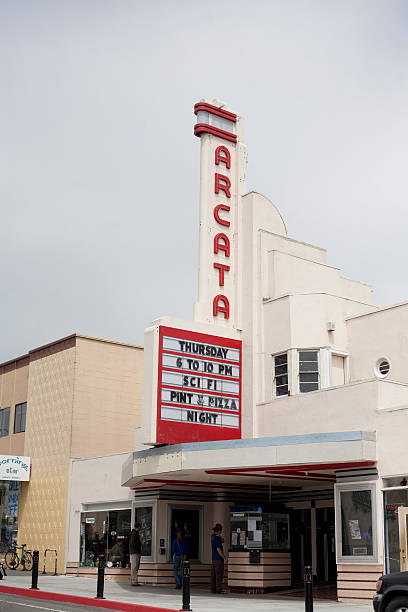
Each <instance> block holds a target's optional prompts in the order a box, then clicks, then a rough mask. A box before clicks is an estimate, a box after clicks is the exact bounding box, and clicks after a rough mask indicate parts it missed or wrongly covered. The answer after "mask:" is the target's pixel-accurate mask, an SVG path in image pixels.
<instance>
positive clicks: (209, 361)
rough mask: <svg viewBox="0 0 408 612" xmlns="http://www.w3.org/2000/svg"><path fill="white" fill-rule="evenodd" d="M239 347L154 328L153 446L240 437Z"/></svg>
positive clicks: (226, 340) (224, 340)
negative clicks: (156, 360)
mask: <svg viewBox="0 0 408 612" xmlns="http://www.w3.org/2000/svg"><path fill="white" fill-rule="evenodd" d="M241 344H242V343H241V341H240V340H233V339H231V338H223V337H220V336H212V335H208V334H201V333H197V332H192V331H187V330H182V329H175V328H172V327H164V326H161V327H160V331H159V372H158V395H157V442H161V443H167V444H174V443H178V442H193V441H205V440H219V439H222V440H228V439H234V438H240V437H241Z"/></svg>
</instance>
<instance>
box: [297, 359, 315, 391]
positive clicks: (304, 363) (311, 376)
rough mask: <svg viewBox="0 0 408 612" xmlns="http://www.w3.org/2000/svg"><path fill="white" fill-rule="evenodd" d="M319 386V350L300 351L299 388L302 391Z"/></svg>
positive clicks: (311, 389) (313, 389)
mask: <svg viewBox="0 0 408 612" xmlns="http://www.w3.org/2000/svg"><path fill="white" fill-rule="evenodd" d="M318 388H319V358H318V351H299V390H300V392H301V393H308V392H309V391H317V390H318Z"/></svg>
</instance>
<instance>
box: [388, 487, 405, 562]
mask: <svg viewBox="0 0 408 612" xmlns="http://www.w3.org/2000/svg"><path fill="white" fill-rule="evenodd" d="M398 484H399V483H398ZM400 507H403V508H406V507H408V490H407V489H394V490H390V491H384V524H385V571H386V573H387V574H391V573H393V572H399V571H401V567H400V549H401V533H400V524H399V520H398V508H400Z"/></svg>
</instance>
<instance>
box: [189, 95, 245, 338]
mask: <svg viewBox="0 0 408 612" xmlns="http://www.w3.org/2000/svg"><path fill="white" fill-rule="evenodd" d="M194 112H195V114H196V115H197V123H196V124H195V126H194V134H195V135H196V136H198V137H199V138H200V140H201V148H200V249H199V283H198V301H197V304H196V309H195V317H194V318H195V320H196V321H202V322H205V323H211V324H214V323H215V324H223V325H227V326H228V327H235V328H238V329H239V328H240V325H239V312H238V311H239V297H238V296H239V283H240V270H239V247H238V242H239V218H240V210H239V207H240V198H241V195H242V192H243V191H244V189H245V165H246V148H245V145H243V144H242V143H241V142H240V140H239V138H240V135H241V133H242V118H241V117H239V116H238V115H236V114H235V113H233V112H231V111H229V110H227V109H226V108H225V107H224V106H223V105H221V103H220V105H219V106H217V105H214V104H209V103H208V102H205V101H201V102H198V103H197V104H196V105H195V107H194Z"/></svg>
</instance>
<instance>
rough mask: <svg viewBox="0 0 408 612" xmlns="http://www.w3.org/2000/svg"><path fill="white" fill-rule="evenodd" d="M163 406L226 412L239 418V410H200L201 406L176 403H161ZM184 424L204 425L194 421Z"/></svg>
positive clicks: (200, 410) (205, 410) (199, 410)
mask: <svg viewBox="0 0 408 612" xmlns="http://www.w3.org/2000/svg"><path fill="white" fill-rule="evenodd" d="M161 405H162V406H167V407H169V408H172V407H174V406H175V407H176V408H185V409H186V410H197V411H198V412H225V414H235V416H239V411H238V410H224V408H200V406H194V404H176V402H172V403H170V402H166V401H163V402H161ZM165 420H167V419H165ZM183 423H187V425H202V423H195V422H192V421H183ZM204 425H205V423H204ZM216 427H217V426H216ZM218 427H231V425H218Z"/></svg>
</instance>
